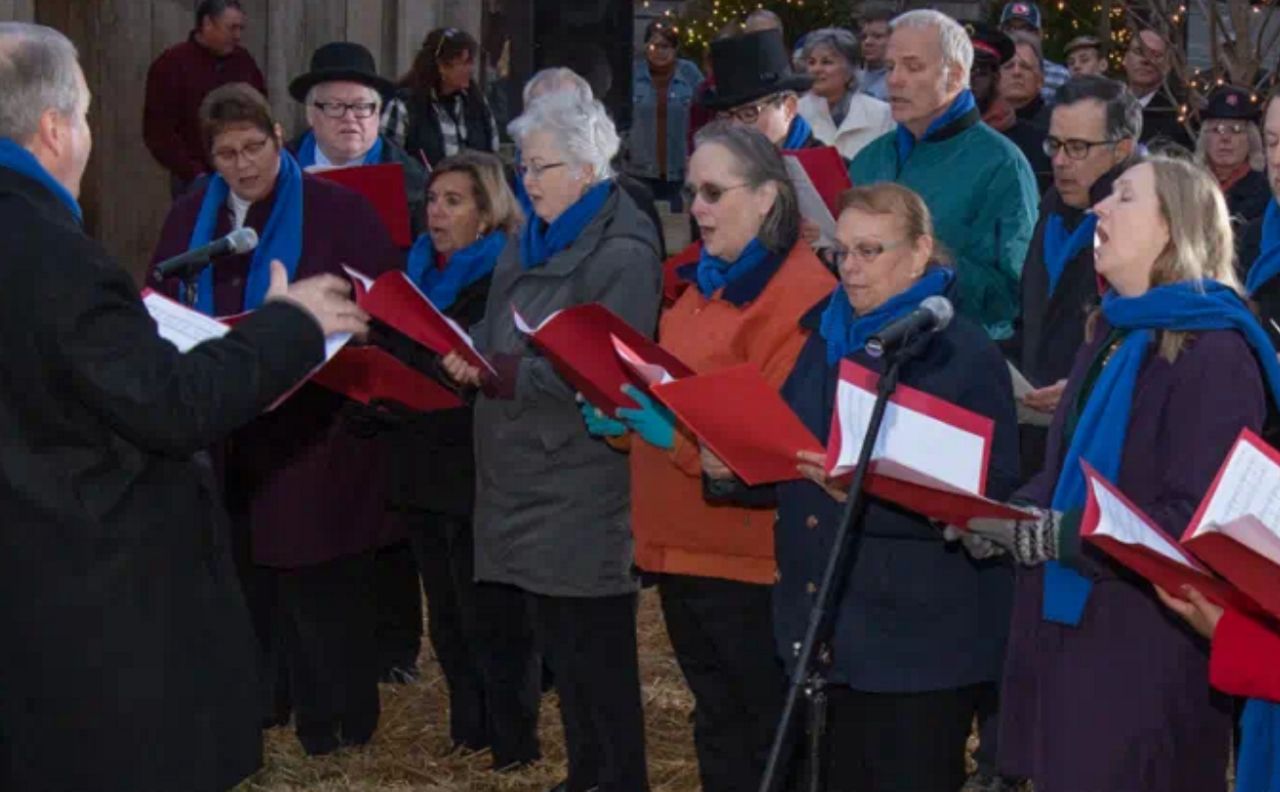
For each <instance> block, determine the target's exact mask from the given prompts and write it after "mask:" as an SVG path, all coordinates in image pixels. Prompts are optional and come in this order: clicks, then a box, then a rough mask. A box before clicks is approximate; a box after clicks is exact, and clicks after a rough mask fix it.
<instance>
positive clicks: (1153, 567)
mask: <svg viewBox="0 0 1280 792" xmlns="http://www.w3.org/2000/svg"><path fill="white" fill-rule="evenodd" d="M1080 465H1081V467H1082V468H1083V469H1084V475H1085V488H1086V491H1087V499H1086V501H1085V507H1084V513H1083V514H1082V516H1081V518H1080V538H1081V539H1082V540H1084V541H1086V542H1088V543H1089V544H1091V545H1094V546H1095V547H1097V548H1098V549H1100V550H1102V551H1103V552H1105V553H1106V554H1107V555H1109V556H1110V557H1112V558H1114V559H1115V560H1116V561H1118V562H1119V563H1120V564H1122V565H1123V566H1125V567H1127V568H1128V569H1130V570H1132V571H1134V572H1136V573H1138V574H1139V575H1141V576H1142V577H1144V578H1146V579H1147V580H1150V581H1151V582H1152V583H1155V584H1156V585H1157V586H1159V587H1160V588H1162V589H1164V590H1165V591H1167V592H1170V593H1171V594H1173V595H1174V596H1178V595H1179V591H1180V589H1181V588H1182V586H1184V585H1187V586H1193V587H1194V588H1196V589H1197V590H1198V591H1199V592H1200V593H1202V594H1204V595H1205V596H1206V597H1208V598H1209V599H1211V600H1213V601H1214V602H1216V603H1218V604H1219V605H1221V606H1223V607H1227V608H1232V609H1235V610H1239V611H1242V612H1245V613H1250V614H1263V613H1265V612H1264V611H1262V610H1261V609H1260V608H1259V607H1258V605H1257V604H1256V603H1254V602H1253V601H1251V600H1250V599H1249V598H1248V597H1246V596H1243V595H1242V594H1241V592H1239V591H1237V590H1236V589H1235V588H1233V587H1232V586H1231V585H1230V584H1229V583H1227V582H1225V581H1223V580H1220V579H1218V578H1216V577H1214V576H1213V573H1211V572H1210V571H1209V570H1208V569H1206V568H1205V567H1204V566H1203V565H1201V564H1200V562H1199V561H1198V560H1196V558H1195V556H1193V555H1192V554H1191V553H1189V552H1187V550H1186V549H1185V547H1184V546H1182V545H1180V544H1179V543H1176V542H1173V541H1172V540H1169V539H1168V538H1167V537H1165V535H1164V532H1163V531H1161V529H1160V528H1159V527H1158V526H1157V525H1156V524H1155V522H1154V521H1153V520H1152V519H1151V518H1150V517H1148V516H1147V515H1146V514H1144V513H1143V512H1142V510H1141V509H1139V508H1138V507H1137V506H1135V505H1134V504H1133V502H1132V501H1130V500H1129V499H1128V498H1127V497H1125V495H1124V493H1122V492H1121V491H1120V490H1119V489H1117V488H1116V486H1115V485H1114V484H1112V483H1111V482H1109V481H1107V480H1106V479H1105V478H1103V477H1102V476H1101V475H1100V474H1099V473H1098V472H1097V471H1096V470H1094V469H1093V468H1092V467H1090V466H1089V464H1088V463H1087V462H1084V461H1081V463H1080ZM1095 485H1096V486H1098V487H1101V488H1103V489H1104V490H1105V491H1106V492H1108V493H1110V494H1111V495H1112V496H1114V497H1115V498H1116V499H1117V500H1119V501H1120V502H1121V503H1122V504H1123V505H1124V506H1125V508H1127V509H1128V510H1129V511H1130V512H1132V513H1133V514H1134V516H1136V517H1137V519H1139V520H1140V521H1141V522H1142V523H1143V524H1144V525H1145V526H1146V528H1147V529H1148V530H1150V531H1152V532H1154V533H1155V534H1156V535H1157V536H1158V537H1161V538H1163V539H1164V540H1165V541H1164V543H1163V545H1162V546H1164V548H1165V550H1166V551H1167V552H1168V553H1172V554H1173V555H1176V556H1177V557H1178V558H1179V559H1180V560H1174V559H1173V558H1170V557H1169V555H1167V554H1166V553H1161V552H1160V551H1159V550H1156V549H1153V548H1152V546H1150V545H1148V544H1143V543H1141V542H1137V541H1122V540H1121V539H1119V538H1117V537H1115V536H1109V535H1106V534H1103V533H1099V528H1100V526H1101V523H1102V509H1101V507H1100V506H1099V504H1098V496H1097V494H1096V492H1095V490H1094V486H1095Z"/></svg>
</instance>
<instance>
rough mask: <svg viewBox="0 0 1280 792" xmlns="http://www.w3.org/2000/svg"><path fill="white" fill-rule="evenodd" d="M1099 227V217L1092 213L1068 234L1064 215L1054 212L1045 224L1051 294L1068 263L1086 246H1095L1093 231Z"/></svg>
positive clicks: (1045, 265)
mask: <svg viewBox="0 0 1280 792" xmlns="http://www.w3.org/2000/svg"><path fill="white" fill-rule="evenodd" d="M1097 225H1098V216H1097V215H1096V214H1094V213H1092V212H1090V213H1089V214H1087V215H1085V217H1084V219H1083V220H1081V221H1080V225H1078V226H1076V230H1075V231H1072V232H1070V233H1068V232H1067V224H1066V221H1064V220H1063V219H1062V215H1060V214H1058V213H1057V212H1054V213H1053V214H1051V215H1049V219H1048V220H1046V221H1045V224H1044V240H1043V246H1042V252H1043V253H1044V268H1045V269H1046V270H1048V272H1049V293H1050V294H1053V290H1054V289H1056V288H1058V281H1059V280H1061V279H1062V273H1064V272H1066V270H1067V262H1069V261H1071V260H1072V259H1073V258H1075V257H1076V256H1077V255H1078V254H1079V253H1080V251H1082V250H1084V249H1085V247H1086V246H1088V245H1092V244H1093V230H1094V229H1095V228H1096V227H1097Z"/></svg>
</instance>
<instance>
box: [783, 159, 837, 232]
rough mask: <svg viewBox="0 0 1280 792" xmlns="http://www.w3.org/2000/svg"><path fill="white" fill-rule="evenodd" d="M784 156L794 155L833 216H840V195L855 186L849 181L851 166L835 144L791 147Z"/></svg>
mask: <svg viewBox="0 0 1280 792" xmlns="http://www.w3.org/2000/svg"><path fill="white" fill-rule="evenodd" d="M782 154H783V155H784V156H787V157H794V158H795V159H796V160H797V161H798V162H799V163H800V164H801V165H802V166H804V172H805V173H807V174H809V180H810V181H812V182H813V186H814V187H816V188H817V190H818V194H819V195H821V196H822V200H823V201H825V202H826V204H827V208H828V209H830V210H831V216H832V217H835V218H837V219H839V217H840V195H841V194H842V193H843V192H844V191H845V190H848V189H849V188H851V187H853V182H851V181H849V168H848V166H847V165H845V163H844V159H843V158H842V157H841V156H840V152H839V151H837V150H836V148H835V147H834V146H822V147H820V148H806V149H789V150H787V151H784V152H782Z"/></svg>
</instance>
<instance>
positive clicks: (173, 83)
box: [142, 32, 267, 182]
mask: <svg viewBox="0 0 1280 792" xmlns="http://www.w3.org/2000/svg"><path fill="white" fill-rule="evenodd" d="M234 82H246V83H249V84H250V85H252V86H253V87H254V88H257V89H258V90H259V91H261V92H262V93H263V94H264V95H265V94H266V92H267V85H266V82H265V81H264V80H263V79H262V72H261V71H259V69H258V64H257V63H255V62H254V60H253V56H252V55H250V54H249V52H248V50H246V49H244V48H243V47H237V48H236V51H235V52H233V53H231V54H230V55H228V56H226V57H225V58H221V57H218V56H217V55H214V54H213V53H212V52H210V51H209V50H207V49H205V48H204V47H202V46H200V45H199V44H197V43H196V41H195V33H194V32H192V34H191V35H190V36H188V37H187V40H186V41H184V42H182V43H181V44H175V45H174V46H172V47H170V48H169V49H167V50H165V51H164V52H163V53H161V55H160V57H158V58H156V59H155V61H154V62H153V63H152V64H151V68H150V69H149V70H148V71H147V96H146V103H145V105H144V106H143V110H142V139H143V141H144V142H146V144H147V149H148V150H150V152H151V156H153V157H155V158H156V161H157V162H159V163H160V164H161V165H163V166H164V167H165V170H167V171H169V172H170V173H172V174H173V175H174V176H176V177H178V178H179V179H181V180H182V181H184V182H189V181H192V180H193V179H195V178H196V177H197V176H199V175H200V174H201V173H204V172H205V171H208V170H210V168H209V165H208V162H207V161H206V157H205V147H204V142H203V141H202V140H201V137H200V103H201V102H203V101H204V98H205V96H207V95H208V94H209V92H210V91H212V90H213V89H214V88H217V87H219V86H221V85H226V84H227V83H234Z"/></svg>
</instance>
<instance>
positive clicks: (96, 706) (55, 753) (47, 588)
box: [0, 169, 323, 792]
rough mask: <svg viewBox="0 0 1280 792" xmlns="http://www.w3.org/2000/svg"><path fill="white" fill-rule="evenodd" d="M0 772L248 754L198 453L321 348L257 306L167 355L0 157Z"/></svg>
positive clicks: (196, 788) (228, 564)
mask: <svg viewBox="0 0 1280 792" xmlns="http://www.w3.org/2000/svg"><path fill="white" fill-rule="evenodd" d="M0 248H3V250H4V265H3V266H0V360H3V361H4V363H3V366H2V367H0V436H2V437H4V442H3V443H0V470H3V474H2V475H0V515H3V518H2V519H0V545H2V546H0V635H2V636H3V640H4V650H3V651H2V652H0V680H3V682H0V789H4V790H6V792H37V791H38V792H48V790H88V789H92V790H95V791H99V792H100V791H103V790H105V791H106V792H115V791H118V792H173V790H184V792H205V791H207V792H214V791H215V790H225V789H227V788H229V787H231V786H234V785H235V784H236V783H238V782H239V781H240V780H241V779H243V778H244V777H245V776H247V775H249V774H250V773H252V772H253V771H254V770H255V769H256V768H257V767H258V766H259V764H260V762H261V755H262V745H261V743H262V738H261V731H260V725H259V720H258V718H259V707H258V702H257V700H256V695H255V692H256V690H257V686H256V671H255V656H254V648H253V647H254V638H253V632H252V629H251V627H250V623H249V616H248V613H247V612H246V610H245V606H244V602H243V599H242V598H241V594H240V587H239V583H238V582H237V580H236V574H235V570H234V569H233V567H232V561H231V553H230V549H229V547H228V538H227V520H226V517H225V515H224V513H223V511H222V508H221V506H220V505H219V500H218V497H217V495H216V494H215V492H214V490H213V486H212V478H211V474H210V471H209V469H208V465H207V464H202V462H201V461H200V457H199V456H197V452H199V451H200V449H203V448H206V447H208V446H210V445H211V444H213V443H214V442H216V441H217V440H219V439H220V438H222V437H223V436H225V435H226V434H227V433H228V432H230V431H231V430H232V429H235V428H236V427H238V426H241V425H243V424H245V423H247V422H249V421H250V420H251V419H252V418H253V417H254V416H256V415H258V414H259V413H260V412H261V411H262V410H263V409H264V408H265V407H266V406H267V405H268V404H270V403H271V402H272V401H273V400H274V399H275V397H277V396H279V395H280V394H281V393H282V392H284V391H285V390H286V389H287V388H288V387H289V386H291V385H292V384H293V383H295V382H297V381H298V380H299V379H301V378H302V377H303V376H304V375H305V374H306V372H307V371H308V370H310V369H311V368H312V367H313V366H315V365H317V364H318V363H319V362H320V360H321V356H322V349H323V339H322V337H321V334H320V332H319V328H318V327H317V325H316V324H315V322H314V321H313V320H312V319H310V318H309V317H308V316H306V315H305V314H303V313H302V312H301V311H299V310H298V309H296V308H294V307H291V306H289V305H287V304H284V303H269V304H267V305H265V306H264V307H263V308H262V309H260V310H259V311H257V312H256V314H255V315H254V316H252V317H250V318H248V319H246V320H244V322H242V323H241V324H239V325H238V326H237V328H236V330H234V331H232V332H231V333H230V334H229V335H228V336H227V337H226V338H225V339H223V340H220V341H214V342H210V343H207V344H204V345H202V346H200V347H197V348H196V349H194V350H192V351H191V352H189V353H187V354H185V355H181V354H179V353H178V352H177V351H176V350H175V349H174V347H172V346H171V345H170V344H168V343H167V342H165V341H162V340H160V338H159V337H158V336H157V335H156V331H155V326H154V324H153V322H152V321H151V319H150V317H149V316H148V314H147V312H146V310H145V309H144V308H143V306H142V303H141V302H140V301H139V299H138V294H137V287H136V286H135V284H134V282H133V280H132V279H131V278H130V277H129V275H128V274H127V273H126V272H125V271H124V270H123V269H122V268H120V267H119V266H118V265H117V264H116V262H115V261H113V260H112V259H111V258H110V256H108V255H107V253H106V252H105V251H104V250H103V249H102V248H101V247H100V246H99V245H98V244H97V243H95V242H94V241H93V240H91V239H89V238H88V237H87V236H85V235H84V233H83V232H82V231H81V229H80V227H79V225H78V224H77V223H76V221H75V219H74V218H73V216H72V215H71V214H70V212H69V211H68V209H67V208H66V207H65V206H64V205H62V204H61V203H60V202H59V201H58V200H57V199H56V198H55V197H54V196H53V195H52V194H51V193H50V192H49V191H48V190H47V189H46V188H45V187H44V186H43V185H40V184H39V183H37V182H35V181H33V180H31V179H28V178H27V177H25V176H21V175H19V174H17V173H15V172H13V171H10V170H5V169H0Z"/></svg>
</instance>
